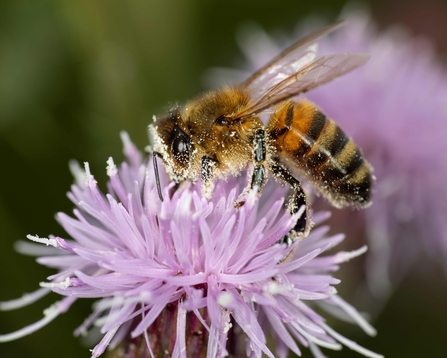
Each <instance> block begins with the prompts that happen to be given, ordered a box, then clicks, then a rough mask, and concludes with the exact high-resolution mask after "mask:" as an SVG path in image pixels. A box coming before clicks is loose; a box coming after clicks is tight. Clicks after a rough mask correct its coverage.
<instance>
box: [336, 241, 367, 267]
mask: <svg viewBox="0 0 447 358" xmlns="http://www.w3.org/2000/svg"><path fill="white" fill-rule="evenodd" d="M366 251H368V246H366V245H363V246H362V247H361V248H359V249H357V250H354V251H341V252H339V253H338V254H336V255H335V263H337V264H340V263H343V262H348V261H349V260H351V259H353V258H355V257H357V256H360V255H362V254H364V253H365V252H366Z"/></svg>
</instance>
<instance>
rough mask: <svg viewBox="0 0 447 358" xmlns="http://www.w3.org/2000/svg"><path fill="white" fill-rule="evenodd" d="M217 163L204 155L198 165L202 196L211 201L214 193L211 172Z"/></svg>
mask: <svg viewBox="0 0 447 358" xmlns="http://www.w3.org/2000/svg"><path fill="white" fill-rule="evenodd" d="M216 164H217V162H216V161H215V160H214V159H212V158H210V157H207V156H206V155H205V156H203V157H202V160H201V163H200V176H201V178H202V195H203V196H204V197H205V198H206V199H208V200H209V199H211V196H212V195H213V191H214V183H213V171H214V167H215V166H216Z"/></svg>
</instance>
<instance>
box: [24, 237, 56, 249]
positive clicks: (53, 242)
mask: <svg viewBox="0 0 447 358" xmlns="http://www.w3.org/2000/svg"><path fill="white" fill-rule="evenodd" d="M26 238H27V239H29V240H31V241H34V242H38V243H39V244H45V245H47V246H53V247H58V245H57V241H56V239H47V238H45V237H39V236H37V235H36V236H34V235H26Z"/></svg>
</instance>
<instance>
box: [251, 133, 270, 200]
mask: <svg viewBox="0 0 447 358" xmlns="http://www.w3.org/2000/svg"><path fill="white" fill-rule="evenodd" d="M253 144H254V146H253V159H254V165H255V167H254V169H253V174H252V175H251V182H250V189H254V190H256V191H257V192H258V193H261V192H262V189H263V188H264V184H265V179H266V175H265V167H264V162H265V158H266V155H267V149H266V145H265V131H264V130H263V129H258V130H257V131H256V132H255V138H254V143H253Z"/></svg>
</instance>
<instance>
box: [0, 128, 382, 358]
mask: <svg viewBox="0 0 447 358" xmlns="http://www.w3.org/2000/svg"><path fill="white" fill-rule="evenodd" d="M122 137H123V140H124V152H125V155H126V157H127V161H126V162H124V163H123V164H121V166H120V167H117V166H116V165H115V163H114V161H113V160H112V159H109V160H108V162H107V164H108V165H107V174H108V176H109V177H110V180H109V183H108V189H107V193H106V194H104V193H103V192H101V190H100V189H99V188H98V185H97V183H96V181H95V179H94V177H93V175H92V174H91V173H90V169H89V166H88V164H86V165H85V172H83V171H81V170H80V168H79V167H77V166H73V171H74V173H75V177H76V180H77V183H76V184H74V185H73V186H72V188H71V192H70V193H69V194H68V196H69V198H70V199H71V201H72V202H73V204H74V205H75V206H76V208H75V210H74V211H73V216H69V215H66V214H64V213H59V214H58V215H57V220H58V221H59V223H60V224H61V225H62V227H63V228H64V229H65V231H66V232H67V233H68V235H69V238H62V237H59V236H51V237H49V238H39V237H37V236H28V238H29V239H30V240H32V241H34V242H37V243H40V244H44V245H47V246H48V248H47V249H48V252H47V254H46V255H45V256H43V255H42V253H41V250H37V249H36V248H35V247H34V246H29V245H35V244H29V245H28V246H23V245H22V250H27V251H28V252H33V251H34V252H35V253H36V255H39V256H40V257H39V258H38V262H39V263H40V264H42V265H46V266H49V267H52V268H56V269H58V270H59V271H58V273H56V274H54V275H52V276H50V277H48V280H47V281H46V282H42V283H41V289H39V290H38V291H36V292H34V293H33V294H31V295H28V296H25V297H24V298H22V299H19V300H14V301H9V302H3V303H1V305H0V308H1V309H4V310H6V309H13V308H18V307H21V306H24V305H27V304H30V303H32V302H34V301H35V300H37V299H39V298H40V297H41V296H43V295H44V294H46V293H48V292H50V291H53V292H55V293H57V294H59V295H60V296H62V297H63V298H62V299H61V300H60V301H58V302H56V303H55V304H54V305H53V306H52V307H50V308H49V309H48V310H47V311H46V312H45V316H44V318H43V319H42V320H41V321H38V322H37V323H35V324H33V325H31V326H28V327H25V328H24V329H22V330H20V331H17V332H14V333H11V334H6V335H2V336H0V341H8V340H11V339H16V338H19V337H21V336H24V335H27V334H30V333H32V332H34V331H35V330H37V329H39V328H40V327H42V326H43V325H45V324H47V323H49V322H50V321H51V320H53V319H54V318H56V317H57V316H58V315H60V314H62V313H64V312H65V311H67V310H68V309H69V308H70V306H71V305H72V304H73V303H74V302H75V301H76V300H78V299H84V298H92V299H95V301H94V304H93V313H92V314H91V315H90V316H89V317H88V318H87V319H86V320H85V321H84V323H83V324H82V325H81V326H80V327H79V328H77V329H76V331H75V334H76V335H81V334H86V333H87V331H88V330H89V329H90V328H91V327H92V326H95V327H98V328H99V330H100V332H101V333H102V334H103V336H102V339H101V340H100V342H99V343H98V344H97V345H96V346H95V347H94V349H93V351H92V356H93V357H98V356H100V355H101V354H102V353H103V352H104V351H105V349H106V348H107V347H109V349H111V350H112V352H117V350H120V351H119V354H120V355H118V353H117V355H116V356H126V357H137V356H140V357H141V356H157V355H158V354H159V352H164V351H165V350H168V351H169V352H170V353H171V354H172V356H173V357H186V356H204V357H205V356H206V357H223V356H226V355H228V354H230V353H231V354H239V356H240V355H243V354H246V355H247V356H254V357H261V355H262V354H265V355H266V356H268V357H274V356H275V355H274V353H273V352H272V350H271V349H270V348H269V344H268V343H267V337H268V336H273V337H274V338H275V340H276V356H278V357H286V356H287V352H288V351H289V350H292V351H293V352H295V353H296V354H300V348H299V347H298V343H299V344H301V345H303V346H305V347H310V349H311V350H312V351H313V352H314V354H315V355H316V356H321V352H320V350H319V348H318V347H327V348H332V349H340V348H341V345H342V344H343V345H346V346H348V347H350V348H351V349H354V350H357V351H359V352H360V353H362V354H364V355H366V356H369V357H380V355H378V354H375V353H373V352H371V351H369V350H366V349H365V348H362V347H360V346H358V345H357V344H356V343H355V342H352V341H350V340H348V339H347V338H345V337H343V336H341V335H340V334H338V333H337V332H335V331H334V330H333V329H331V328H330V327H329V326H328V325H327V324H326V323H325V319H324V318H323V316H321V315H320V314H317V313H316V312H315V311H314V310H313V307H314V306H315V305H319V306H321V307H322V308H323V309H326V310H327V311H330V312H334V310H335V311H337V312H338V313H337V314H338V315H340V314H341V315H344V316H346V317H348V318H349V319H350V320H351V321H354V322H357V323H358V324H359V325H360V326H361V327H362V328H363V329H364V330H365V331H366V332H367V333H368V334H371V335H373V334H375V331H374V329H373V328H372V327H371V326H370V325H369V324H368V323H367V322H366V321H365V320H364V319H363V318H362V316H361V315H360V314H358V313H357V311H355V309H354V308H353V307H351V306H350V305H349V304H348V303H346V302H344V301H343V300H342V299H341V298H340V297H339V296H338V295H337V294H336V290H335V288H334V285H335V284H337V283H339V280H337V279H336V278H334V277H332V276H331V275H330V272H332V271H335V270H337V269H338V266H339V264H340V263H343V262H345V261H348V260H349V259H351V258H353V257H355V256H357V255H358V254H361V253H363V252H364V251H365V250H366V248H361V249H359V250H356V251H353V252H339V253H337V254H333V255H327V254H326V255H324V256H322V254H323V253H324V252H326V251H327V250H328V249H330V248H332V247H333V246H335V245H336V244H338V243H339V242H340V241H341V240H342V239H343V235H335V236H330V237H328V236H326V233H327V228H325V227H318V228H317V229H315V230H314V231H313V232H312V233H311V234H310V235H309V236H308V237H307V238H305V239H303V240H302V241H301V242H295V243H294V245H292V246H291V247H286V245H284V244H277V242H278V241H279V240H280V239H281V238H282V237H283V236H284V235H286V234H287V233H288V231H289V230H290V229H291V228H292V226H293V224H294V222H295V221H296V219H297V218H296V217H291V216H290V215H289V214H288V213H287V212H286V210H284V205H283V203H284V195H285V193H286V191H285V188H282V187H280V186H278V185H277V184H276V183H270V184H269V185H267V187H266V188H265V191H264V193H263V195H262V196H261V197H258V196H257V195H256V194H255V193H249V194H248V195H247V198H246V202H245V204H244V205H243V206H242V207H240V208H238V209H236V208H235V207H234V202H235V200H236V199H237V197H238V195H239V193H240V192H241V191H242V188H243V187H244V186H245V183H242V182H241V180H240V178H239V179H238V178H231V179H229V180H228V182H223V181H221V182H218V183H217V185H216V189H215V192H214V195H213V198H212V200H210V201H207V200H205V199H204V198H202V197H201V195H200V184H192V183H185V185H184V187H182V188H181V189H179V190H174V189H175V188H174V184H173V183H169V182H168V181H167V178H166V175H165V174H163V173H161V174H162V178H161V179H162V187H163V194H164V198H165V200H164V202H161V201H160V200H159V199H158V194H157V190H156V185H155V178H154V173H153V171H152V166H151V165H148V162H147V161H146V160H143V156H142V155H141V153H140V152H139V151H138V150H137V149H136V147H135V146H134V145H133V144H132V143H131V142H130V140H129V138H128V136H127V135H126V134H123V136H122ZM163 175H164V176H163ZM299 214H300V213H299ZM299 214H298V215H299ZM325 217H327V215H326V214H316V215H315V217H314V221H316V222H317V224H318V223H319V222H321V221H322V220H323V219H324V218H325ZM292 250H293V251H295V253H294V255H293V257H291V258H290V259H289V260H288V261H287V262H283V259H284V257H286V256H287V255H289V253H290V252H291V251H292ZM166 332H167V333H166ZM241 337H242V339H241ZM244 337H245V338H244ZM297 342H298V343H297ZM136 346H138V349H140V350H139V351H138V352H139V353H138V354H137V353H136V351H135V349H134V350H133V351H132V347H134V348H135V347H136ZM241 352H242V353H241ZM112 356H113V355H112Z"/></svg>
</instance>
